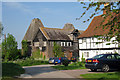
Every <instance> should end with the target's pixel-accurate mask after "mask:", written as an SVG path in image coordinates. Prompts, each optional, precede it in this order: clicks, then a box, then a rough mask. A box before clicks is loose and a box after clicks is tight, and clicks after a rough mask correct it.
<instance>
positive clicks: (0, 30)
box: [0, 22, 3, 37]
mask: <svg viewBox="0 0 120 80" xmlns="http://www.w3.org/2000/svg"><path fill="white" fill-rule="evenodd" d="M2 35H3V25H2V23H1V22H0V37H1V36H2Z"/></svg>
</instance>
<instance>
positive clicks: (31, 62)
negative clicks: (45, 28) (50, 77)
mask: <svg viewBox="0 0 120 80" xmlns="http://www.w3.org/2000/svg"><path fill="white" fill-rule="evenodd" d="M12 62H13V63H16V64H19V65H21V66H33V65H42V64H49V62H48V61H45V60H35V59H32V58H27V59H25V60H22V59H19V60H17V61H12Z"/></svg>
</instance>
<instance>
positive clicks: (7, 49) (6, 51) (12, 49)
mask: <svg viewBox="0 0 120 80" xmlns="http://www.w3.org/2000/svg"><path fill="white" fill-rule="evenodd" d="M19 56H20V55H19V53H18V50H17V42H16V41H15V38H14V36H13V35H11V34H8V35H7V38H5V39H4V40H3V42H2V58H3V59H4V60H15V59H17V58H18V57H19Z"/></svg>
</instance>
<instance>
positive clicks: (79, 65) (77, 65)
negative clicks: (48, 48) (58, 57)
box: [52, 62, 86, 70]
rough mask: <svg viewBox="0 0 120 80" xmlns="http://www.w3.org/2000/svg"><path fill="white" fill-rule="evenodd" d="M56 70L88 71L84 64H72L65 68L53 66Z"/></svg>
mask: <svg viewBox="0 0 120 80" xmlns="http://www.w3.org/2000/svg"><path fill="white" fill-rule="evenodd" d="M52 67H53V68H54V69H58V70H75V69H86V68H85V66H84V64H82V63H81V62H78V63H72V64H69V65H68V66H64V65H57V66H52Z"/></svg>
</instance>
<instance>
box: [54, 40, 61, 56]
mask: <svg viewBox="0 0 120 80" xmlns="http://www.w3.org/2000/svg"><path fill="white" fill-rule="evenodd" d="M53 53H54V57H61V55H62V50H61V47H60V45H58V44H57V43H56V42H54V46H53Z"/></svg>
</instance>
